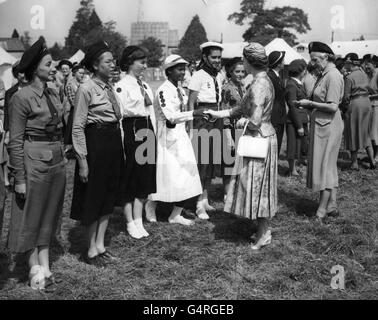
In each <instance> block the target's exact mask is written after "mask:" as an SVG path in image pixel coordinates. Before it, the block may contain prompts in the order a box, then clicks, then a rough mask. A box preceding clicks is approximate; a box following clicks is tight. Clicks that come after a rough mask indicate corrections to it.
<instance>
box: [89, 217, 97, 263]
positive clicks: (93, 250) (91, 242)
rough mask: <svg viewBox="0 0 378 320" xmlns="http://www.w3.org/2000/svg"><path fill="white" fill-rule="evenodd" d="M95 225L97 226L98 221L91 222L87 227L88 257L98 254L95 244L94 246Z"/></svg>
mask: <svg viewBox="0 0 378 320" xmlns="http://www.w3.org/2000/svg"><path fill="white" fill-rule="evenodd" d="M97 226H98V221H96V222H94V223H92V224H91V225H90V226H89V227H88V242H89V249H88V257H89V258H93V257H95V256H97V255H98V254H99V252H98V251H97V246H96V236H97Z"/></svg>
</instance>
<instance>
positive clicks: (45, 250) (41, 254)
mask: <svg viewBox="0 0 378 320" xmlns="http://www.w3.org/2000/svg"><path fill="white" fill-rule="evenodd" d="M38 260H39V265H41V266H42V267H43V269H44V272H45V277H46V278H49V277H50V276H51V271H50V263H49V247H48V246H43V247H39V248H38Z"/></svg>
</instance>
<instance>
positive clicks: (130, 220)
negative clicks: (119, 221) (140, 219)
mask: <svg viewBox="0 0 378 320" xmlns="http://www.w3.org/2000/svg"><path fill="white" fill-rule="evenodd" d="M123 213H124V215H125V218H126V222H127V232H128V233H129V235H130V236H131V237H133V238H135V239H141V238H143V235H142V234H141V232H140V231H139V229H138V228H137V226H136V225H135V222H134V217H133V203H132V202H128V203H126V205H125V208H124V210H123Z"/></svg>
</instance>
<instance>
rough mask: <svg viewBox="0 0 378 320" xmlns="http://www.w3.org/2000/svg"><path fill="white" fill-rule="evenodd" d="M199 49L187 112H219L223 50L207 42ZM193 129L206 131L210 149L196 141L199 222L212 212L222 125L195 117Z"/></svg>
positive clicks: (190, 85)
mask: <svg viewBox="0 0 378 320" xmlns="http://www.w3.org/2000/svg"><path fill="white" fill-rule="evenodd" d="M200 49H201V51H202V61H201V64H200V66H199V70H198V71H197V72H195V73H194V74H193V76H192V78H191V79H190V83H189V110H200V109H211V110H219V109H220V103H221V100H222V85H223V76H222V75H221V73H220V71H221V69H222V65H221V59H222V51H223V47H222V45H221V44H220V43H217V42H206V43H203V44H202V45H201V46H200ZM193 129H195V130H198V134H199V135H201V132H200V131H202V132H207V133H208V136H207V137H204V138H205V139H206V138H207V139H209V140H208V141H206V142H205V145H207V146H209V147H208V148H207V150H205V148H202V141H199V143H198V144H199V148H198V155H197V159H198V170H199V174H200V178H201V183H202V188H203V194H202V195H201V196H200V197H199V198H198V202H197V210H196V214H197V216H198V217H199V218H200V219H203V220H207V219H209V216H208V214H207V212H206V211H215V208H214V207H212V206H211V205H210V204H209V200H208V190H209V188H210V185H211V180H212V179H213V178H214V177H215V174H216V172H215V170H216V168H217V165H218V167H219V166H220V164H221V150H222V145H221V134H222V131H221V130H222V129H223V122H222V120H220V119H218V120H216V119H215V120H210V121H207V120H206V119H203V118H198V119H194V121H193ZM213 135H215V138H214V136H213ZM200 140H201V139H200ZM202 149H203V150H202ZM217 162H218V163H217Z"/></svg>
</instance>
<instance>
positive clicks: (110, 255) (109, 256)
mask: <svg viewBox="0 0 378 320" xmlns="http://www.w3.org/2000/svg"><path fill="white" fill-rule="evenodd" d="M98 256H99V257H100V258H102V259H104V260H106V261H112V262H118V261H120V258H118V257H117V256H115V255H114V254H113V253H111V252H110V251H109V250H105V251H104V252H103V253H100V254H99V255H98Z"/></svg>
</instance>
